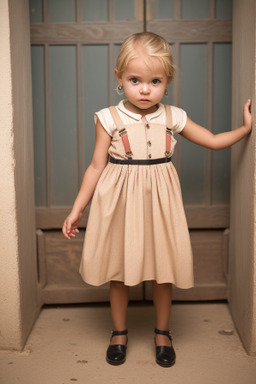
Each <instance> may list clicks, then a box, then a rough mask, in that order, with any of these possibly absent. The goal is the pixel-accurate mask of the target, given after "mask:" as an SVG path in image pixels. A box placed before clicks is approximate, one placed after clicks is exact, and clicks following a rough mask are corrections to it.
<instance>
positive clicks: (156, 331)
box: [155, 328, 172, 340]
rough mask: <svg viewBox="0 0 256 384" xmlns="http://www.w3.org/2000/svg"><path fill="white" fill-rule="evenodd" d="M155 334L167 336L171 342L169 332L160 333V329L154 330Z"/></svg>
mask: <svg viewBox="0 0 256 384" xmlns="http://www.w3.org/2000/svg"><path fill="white" fill-rule="evenodd" d="M155 333H156V334H157V335H164V336H168V337H169V339H170V340H172V336H171V333H170V331H162V330H160V329H157V328H155Z"/></svg>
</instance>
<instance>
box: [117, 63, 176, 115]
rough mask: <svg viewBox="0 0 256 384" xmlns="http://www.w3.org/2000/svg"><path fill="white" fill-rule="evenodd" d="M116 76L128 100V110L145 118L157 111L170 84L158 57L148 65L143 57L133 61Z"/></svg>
mask: <svg viewBox="0 0 256 384" xmlns="http://www.w3.org/2000/svg"><path fill="white" fill-rule="evenodd" d="M115 75H116V78H117V80H118V82H119V85H121V86H122V87H123V89H124V93H125V96H126V98H127V100H128V102H127V103H126V104H125V106H126V108H127V109H129V110H130V111H131V112H134V113H138V114H141V115H143V116H144V115H147V114H149V113H153V112H155V111H156V110H157V104H158V103H159V102H160V101H161V99H162V97H163V95H164V91H165V89H166V87H167V86H168V84H169V83H170V80H169V79H168V77H167V76H166V73H165V71H164V68H163V66H162V64H161V62H160V60H159V59H158V58H156V57H151V58H150V60H148V63H145V61H144V59H143V57H142V56H138V57H136V58H134V59H131V60H130V61H129V62H128V65H127V67H126V69H125V71H124V72H123V74H122V75H121V76H118V74H117V73H115Z"/></svg>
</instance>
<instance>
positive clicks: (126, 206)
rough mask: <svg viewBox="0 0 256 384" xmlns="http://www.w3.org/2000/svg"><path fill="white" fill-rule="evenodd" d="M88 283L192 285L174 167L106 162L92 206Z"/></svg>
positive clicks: (84, 270)
mask: <svg viewBox="0 0 256 384" xmlns="http://www.w3.org/2000/svg"><path fill="white" fill-rule="evenodd" d="M80 273H81V275H82V278H83V279H84V281H85V282H86V283H88V284H91V285H94V286H99V285H102V284H104V283H106V282H109V281H111V280H114V281H121V282H124V284H125V285H127V286H134V285H137V284H139V283H141V282H142V281H147V280H155V281H156V282H157V283H158V284H162V283H173V284H175V285H176V286H177V287H179V288H184V289H185V288H191V287H192V286H193V256H192V249H191V243H190V236H189V231H188V226H187V222H186V217H185V212H184V207H183V202H182V195H181V189H180V183H179V179H178V175H177V173H176V170H175V168H174V166H173V164H172V163H167V164H166V163H164V164H157V165H149V166H148V165H147V166H141V165H121V164H111V163H108V165H107V166H106V168H105V169H104V171H103V173H102V175H101V177H100V179H99V181H98V184H97V186H96V189H95V192H94V196H93V199H92V203H91V208H90V213H89V218H88V225H87V228H86V234H85V240H84V247H83V253H82V259H81V265H80Z"/></svg>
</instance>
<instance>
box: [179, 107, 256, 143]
mask: <svg viewBox="0 0 256 384" xmlns="http://www.w3.org/2000/svg"><path fill="white" fill-rule="evenodd" d="M250 105H251V100H248V101H247V102H246V103H245V105H244V113H243V116H244V121H243V125H242V126H241V127H240V128H237V129H235V130H233V131H227V132H223V133H219V134H217V135H214V134H213V133H212V132H210V131H209V130H208V129H206V128H203V127H201V126H200V125H198V124H196V123H194V122H193V121H192V120H191V119H190V118H189V117H188V118H187V123H186V125H185V127H184V129H183V130H182V131H181V133H180V134H181V136H183V137H185V138H186V139H188V140H189V141H192V142H193V143H195V144H198V145H201V146H203V147H206V148H209V149H214V150H219V149H224V148H227V147H230V146H231V145H233V144H235V143H237V142H238V141H239V140H241V139H243V138H244V137H245V136H247V135H248V134H249V133H250V132H251V129H252V115H251V112H250Z"/></svg>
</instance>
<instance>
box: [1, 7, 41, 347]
mask: <svg viewBox="0 0 256 384" xmlns="http://www.w3.org/2000/svg"><path fill="white" fill-rule="evenodd" d="M0 62H1V72H0V82H1V86H0V126H1V129H0V143H1V151H0V164H1V182H0V202H1V203H0V204H1V205H0V227H1V231H0V252H1V257H0V348H2V349H5V348H8V349H18V350H19V349H22V347H23V346H24V343H25V341H26V338H27V336H28V334H29V332H30V330H31V327H32V325H33V323H34V321H35V318H36V314H37V312H38V306H37V271H36V246H35V220H34V214H35V213H34V212H35V211H34V185H33V152H32V148H33V142H32V137H33V136H32V134H33V130H32V112H31V104H32V100H31V68H30V37H29V11H28V1H27V0H20V1H18V2H15V5H14V2H13V1H11V0H10V1H8V0H1V1H0Z"/></svg>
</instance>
